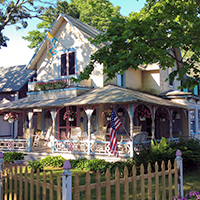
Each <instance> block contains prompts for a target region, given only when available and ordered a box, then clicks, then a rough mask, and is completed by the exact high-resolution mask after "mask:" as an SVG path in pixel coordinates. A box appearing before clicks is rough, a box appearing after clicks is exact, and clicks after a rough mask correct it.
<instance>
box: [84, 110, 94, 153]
mask: <svg viewBox="0 0 200 200" xmlns="http://www.w3.org/2000/svg"><path fill="white" fill-rule="evenodd" d="M85 112H86V114H87V118H88V155H90V134H91V129H90V126H91V123H90V119H91V115H92V112H93V109H90V106H88V108H87V110H86V111H85Z"/></svg>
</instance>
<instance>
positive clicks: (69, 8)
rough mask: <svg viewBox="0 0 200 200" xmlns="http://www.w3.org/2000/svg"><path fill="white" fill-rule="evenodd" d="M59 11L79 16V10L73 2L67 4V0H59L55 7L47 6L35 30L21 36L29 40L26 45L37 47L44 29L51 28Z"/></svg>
mask: <svg viewBox="0 0 200 200" xmlns="http://www.w3.org/2000/svg"><path fill="white" fill-rule="evenodd" d="M60 13H65V14H68V15H70V16H72V17H74V18H76V19H78V18H79V12H78V10H77V8H76V6H75V5H73V4H70V5H69V4H68V3H67V1H59V2H57V4H56V6H55V7H52V6H49V7H48V8H47V9H46V11H45V12H44V13H43V15H42V16H41V17H40V19H41V20H42V21H41V22H40V23H39V24H37V30H33V31H29V32H28V36H26V37H22V38H23V39H25V40H28V41H29V42H31V44H30V45H29V46H28V47H29V48H31V49H33V48H37V47H38V46H39V45H40V43H41V42H42V40H43V39H44V36H45V34H46V31H47V30H49V29H50V28H51V26H52V24H53V22H54V21H55V20H56V18H57V17H58V15H59V14H60Z"/></svg>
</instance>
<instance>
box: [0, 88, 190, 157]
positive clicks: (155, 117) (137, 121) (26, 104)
mask: <svg viewBox="0 0 200 200" xmlns="http://www.w3.org/2000/svg"><path fill="white" fill-rule="evenodd" d="M43 95H44V94H43ZM30 96H31V95H30ZM30 99H31V98H30V97H29V98H24V99H20V100H18V101H15V102H10V103H9V104H7V105H3V106H1V108H0V109H1V110H2V111H4V112H6V111H15V112H18V113H21V115H22V116H23V120H24V130H25V129H26V128H28V130H29V134H28V137H26V138H21V139H14V140H13V142H17V141H18V142H21V144H22V143H25V144H26V145H25V146H27V151H33V150H34V149H38V150H39V149H40V148H44V147H45V148H46V147H48V148H49V149H50V151H51V152H53V153H55V152H63V153H68V154H86V155H110V156H111V154H110V152H109V125H110V121H109V119H107V118H103V117H102V113H103V112H104V111H105V110H109V109H114V110H115V112H116V113H117V114H118V116H119V118H120V120H121V122H122V124H123V126H122V127H121V128H120V129H119V130H118V132H117V135H118V149H119V156H121V157H132V156H133V152H134V151H139V150H140V149H141V143H140V142H141V141H134V135H136V134H138V132H143V133H147V137H146V139H145V140H143V141H142V143H143V144H144V145H148V144H149V143H150V140H151V139H157V140H160V139H161V137H165V138H169V139H170V140H177V138H178V137H179V135H185V136H187V135H188V128H187V126H186V124H188V119H187V114H188V110H190V108H189V107H187V106H186V105H181V104H178V103H174V102H171V101H169V100H164V99H162V98H160V97H157V96H153V95H149V94H146V93H144V92H139V91H133V90H129V89H125V88H121V87H116V86H112V85H108V86H105V87H103V88H96V89H92V90H90V91H89V92H86V93H84V94H82V95H79V96H77V97H73V98H68V99H67V98H57V99H45V100H41V99H38V100H33V101H31V100H30ZM66 111H74V112H76V114H77V116H76V118H75V119H74V120H73V121H71V120H69V119H67V120H64V119H63V116H64V114H65V112H66ZM25 125H26V127H25ZM136 126H137V127H138V126H140V127H141V129H140V131H138V130H136ZM32 130H34V131H32ZM36 130H40V131H41V135H42V140H44V139H45V137H46V138H47V134H48V135H49V136H48V138H47V140H48V143H47V142H46V141H45V143H46V145H45V146H44V145H43V143H42V142H41V143H42V145H41V146H40V145H39V144H41V143H38V146H37V145H34V146H33V144H34V141H35V140H34V139H33V138H36V137H37V136H36ZM31 132H34V133H31ZM18 135H21V134H18ZM125 136H126V138H128V140H123V138H124V137H125ZM1 142H2V144H3V140H2V141H1ZM5 143H6V141H5ZM4 146H6V145H4ZM7 146H9V145H8V142H7ZM13 146H17V145H15V144H14V143H13ZM4 148H5V147H4ZM49 149H48V150H49Z"/></svg>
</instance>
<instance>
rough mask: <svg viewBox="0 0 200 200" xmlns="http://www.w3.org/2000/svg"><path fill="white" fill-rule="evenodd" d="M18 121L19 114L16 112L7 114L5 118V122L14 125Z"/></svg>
mask: <svg viewBox="0 0 200 200" xmlns="http://www.w3.org/2000/svg"><path fill="white" fill-rule="evenodd" d="M18 119H19V117H18V114H17V113H14V112H10V113H6V114H5V115H4V118H3V120H4V121H8V122H9V123H13V122H14V121H15V120H18Z"/></svg>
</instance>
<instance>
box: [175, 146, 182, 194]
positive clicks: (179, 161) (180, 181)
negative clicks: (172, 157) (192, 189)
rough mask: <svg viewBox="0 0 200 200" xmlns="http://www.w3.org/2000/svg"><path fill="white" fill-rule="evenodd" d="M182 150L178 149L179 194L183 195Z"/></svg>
mask: <svg viewBox="0 0 200 200" xmlns="http://www.w3.org/2000/svg"><path fill="white" fill-rule="evenodd" d="M181 155H182V154H181V151H180V150H179V149H178V150H177V151H176V161H177V167H178V168H179V174H178V196H179V197H183V158H182V157H181Z"/></svg>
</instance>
